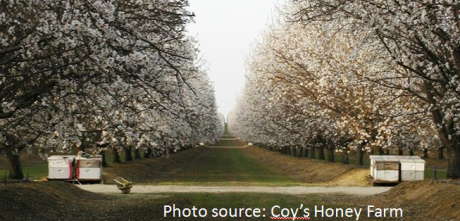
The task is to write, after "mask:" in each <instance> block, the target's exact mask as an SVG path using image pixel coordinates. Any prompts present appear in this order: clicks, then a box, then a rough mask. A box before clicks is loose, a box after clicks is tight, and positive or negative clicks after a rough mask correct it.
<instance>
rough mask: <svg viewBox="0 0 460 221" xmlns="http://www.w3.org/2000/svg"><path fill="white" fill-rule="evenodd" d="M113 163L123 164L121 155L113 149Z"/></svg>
mask: <svg viewBox="0 0 460 221" xmlns="http://www.w3.org/2000/svg"><path fill="white" fill-rule="evenodd" d="M113 163H121V160H120V154H119V153H118V150H117V149H113Z"/></svg>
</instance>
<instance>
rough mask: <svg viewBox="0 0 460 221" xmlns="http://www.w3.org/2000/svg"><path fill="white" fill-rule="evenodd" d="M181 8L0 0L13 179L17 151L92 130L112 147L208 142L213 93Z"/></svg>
mask: <svg viewBox="0 0 460 221" xmlns="http://www.w3.org/2000/svg"><path fill="white" fill-rule="evenodd" d="M187 4H188V3H187V1H185V0H170V1H146V0H145V1H134V0H123V1H100V0H92V1H70V2H69V1H1V2H0V20H1V23H2V25H0V39H1V42H0V55H1V57H0V125H1V129H0V149H5V150H6V153H7V155H8V159H9V160H10V162H11V169H10V177H12V178H22V176H23V174H22V171H21V166H20V161H19V152H20V151H21V150H23V149H26V148H29V149H30V148H38V149H48V148H53V149H57V150H59V149H66V148H70V147H74V148H75V147H77V148H84V147H85V146H86V145H87V144H86V143H87V142H90V141H88V139H89V138H88V137H85V134H90V133H92V132H97V133H98V134H99V135H98V137H99V138H98V139H102V141H109V143H110V142H112V146H114V147H116V148H117V149H119V150H120V148H121V149H123V148H126V149H131V148H132V147H137V146H142V145H137V144H136V142H141V141H142V142H144V143H148V144H151V145H152V146H148V148H149V149H150V148H155V147H157V146H160V145H159V143H162V144H163V145H169V146H168V147H167V148H173V147H176V146H180V145H181V144H184V143H188V144H190V145H193V144H195V143H196V142H198V141H199V140H215V139H216V136H217V134H216V133H213V132H211V131H213V129H215V130H219V127H220V125H219V123H218V121H217V113H216V108H215V102H214V97H213V96H214V95H213V94H212V93H213V91H212V89H211V85H210V84H209V81H208V80H207V78H206V77H204V75H205V73H203V71H200V70H199V68H198V67H197V66H196V63H195V61H196V48H195V43H194V41H192V40H191V39H187V38H186V37H185V34H184V28H185V25H186V23H188V22H189V21H190V20H191V18H192V15H191V14H190V13H189V12H187V11H186V9H185V7H186V6H187ZM188 77H190V82H188V80H189V79H187V78H188ZM179 88H181V90H179ZM198 90H201V91H202V92H200V93H199V94H198V93H197V92H196V91H198ZM186 101H188V103H191V104H193V105H196V106H199V105H202V106H203V107H202V108H201V109H200V108H196V106H193V107H189V108H186V105H187V103H186ZM204 104H206V106H205V105H204ZM192 115H196V116H200V118H197V119H194V120H195V122H192V121H191V120H190V119H189V118H190V116H192ZM152 116H155V118H154V117H152ZM158 119H161V120H158ZM155 120H157V121H155ZM152 121H155V122H152ZM201 121H207V122H201ZM157 122H158V123H157ZM197 122H198V123H197ZM197 125H199V126H197ZM201 126H204V127H205V129H203V130H205V131H206V132H201V130H202V128H201ZM162 128H166V129H162ZM193 130H197V131H200V133H199V134H200V136H198V135H197V136H193V137H192V131H193ZM156 131H162V132H161V133H157V132H156ZM149 133H150V135H148V134H149ZM152 133H153V134H152ZM154 134H160V135H158V136H154ZM89 140H90V139H89ZM146 140H147V141H146ZM90 143H91V142H90ZM93 143H94V142H93ZM157 144H158V145H157ZM162 148H165V147H162Z"/></svg>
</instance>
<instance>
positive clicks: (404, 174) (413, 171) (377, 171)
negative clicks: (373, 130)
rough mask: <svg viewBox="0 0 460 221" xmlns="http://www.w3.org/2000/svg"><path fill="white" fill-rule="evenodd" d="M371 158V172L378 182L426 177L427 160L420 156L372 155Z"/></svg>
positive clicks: (413, 179)
mask: <svg viewBox="0 0 460 221" xmlns="http://www.w3.org/2000/svg"><path fill="white" fill-rule="evenodd" d="M370 160H371V166H370V174H371V176H372V177H373V178H374V182H376V183H379V182H399V181H415V180H423V179H424V171H425V161H424V160H423V159H421V158H420V157H418V156H393V155H392V156H379V155H371V156H370Z"/></svg>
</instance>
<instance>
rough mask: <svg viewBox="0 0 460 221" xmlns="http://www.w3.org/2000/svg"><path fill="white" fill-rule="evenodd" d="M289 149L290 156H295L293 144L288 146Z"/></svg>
mask: <svg viewBox="0 0 460 221" xmlns="http://www.w3.org/2000/svg"><path fill="white" fill-rule="evenodd" d="M289 151H290V152H291V156H293V157H295V156H296V155H295V154H296V150H295V147H293V146H290V147H289Z"/></svg>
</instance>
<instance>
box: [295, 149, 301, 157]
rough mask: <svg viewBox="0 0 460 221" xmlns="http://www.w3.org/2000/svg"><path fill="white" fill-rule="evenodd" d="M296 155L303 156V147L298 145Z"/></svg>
mask: <svg viewBox="0 0 460 221" xmlns="http://www.w3.org/2000/svg"><path fill="white" fill-rule="evenodd" d="M295 150H296V154H295V155H296V157H302V148H301V147H296V148H295Z"/></svg>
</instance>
